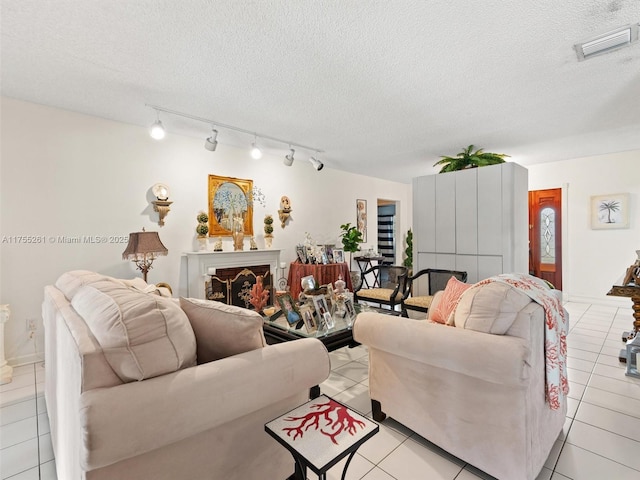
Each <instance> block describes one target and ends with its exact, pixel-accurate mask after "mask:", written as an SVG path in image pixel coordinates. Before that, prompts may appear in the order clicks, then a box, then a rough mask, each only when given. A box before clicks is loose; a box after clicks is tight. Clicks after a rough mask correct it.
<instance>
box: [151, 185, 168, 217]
mask: <svg viewBox="0 0 640 480" xmlns="http://www.w3.org/2000/svg"><path fill="white" fill-rule="evenodd" d="M151 191H152V192H153V194H154V195H155V196H156V200H154V201H153V202H151V203H153V210H154V211H156V212H158V217H159V220H158V225H160V226H161V227H162V226H164V217H166V216H167V215H168V214H169V211H170V210H171V209H170V208H169V205H171V204H172V203H173V202H169V201H168V199H169V187H167V186H166V185H164V184H163V183H156V184H155V185H154V186H153V187H151Z"/></svg>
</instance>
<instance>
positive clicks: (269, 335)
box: [262, 304, 379, 352]
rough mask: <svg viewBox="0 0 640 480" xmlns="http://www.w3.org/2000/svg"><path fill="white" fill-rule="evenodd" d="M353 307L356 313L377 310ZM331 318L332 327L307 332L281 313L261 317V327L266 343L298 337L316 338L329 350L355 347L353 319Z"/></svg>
mask: <svg viewBox="0 0 640 480" xmlns="http://www.w3.org/2000/svg"><path fill="white" fill-rule="evenodd" d="M354 308H355V309H356V313H360V312H364V311H379V310H377V309H375V308H373V307H369V306H367V305H363V304H355V305H354ZM333 319H334V323H335V325H334V326H333V328H330V329H327V330H317V331H315V332H313V333H308V332H307V329H306V328H305V327H304V325H302V326H301V327H300V328H297V329H296V325H290V324H289V323H288V322H287V320H286V319H285V318H284V316H283V315H280V316H278V317H276V318H274V317H271V318H269V317H263V320H264V322H263V325H262V329H263V331H264V336H265V338H266V339H267V343H270V344H273V343H281V342H289V341H291V340H297V339H299V338H317V339H318V340H320V341H321V342H322V343H323V344H324V346H325V347H327V350H329V351H330V352H331V351H333V350H336V349H338V348H342V347H346V346H349V347H355V346H358V345H360V344H359V343H358V342H356V341H355V340H354V339H353V330H352V327H353V321H351V322H350V321H348V320H347V319H345V318H341V317H338V316H334V317H333Z"/></svg>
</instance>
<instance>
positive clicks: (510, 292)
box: [454, 282, 531, 335]
mask: <svg viewBox="0 0 640 480" xmlns="http://www.w3.org/2000/svg"><path fill="white" fill-rule="evenodd" d="M530 302H531V299H530V298H529V296H528V295H525V294H524V293H522V292H519V291H518V290H516V289H515V288H513V287H512V286H510V285H507V284H504V283H498V282H492V283H487V284H484V285H474V286H473V287H472V288H470V289H469V290H467V291H466V292H464V294H463V295H462V297H461V298H460V301H459V302H458V306H457V307H456V311H455V317H454V322H455V326H456V327H460V328H467V329H470V330H476V331H478V332H484V333H492V334H495V335H504V334H505V333H506V332H507V330H509V328H511V325H512V324H513V322H514V321H515V319H516V317H517V316H518V313H519V312H520V310H522V309H523V308H524V307H526V306H527V305H528V304H529V303H530Z"/></svg>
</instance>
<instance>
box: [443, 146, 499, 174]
mask: <svg viewBox="0 0 640 480" xmlns="http://www.w3.org/2000/svg"><path fill="white" fill-rule="evenodd" d="M474 148H475V147H474V146H473V145H469V146H468V147H467V148H463V149H462V151H461V152H460V153H458V155H456V156H455V157H447V156H442V157H440V160H439V161H437V162H436V163H434V164H433V166H434V167H435V166H437V165H443V167H442V169H441V170H440V172H439V173H447V172H455V171H457V170H464V169H465V168H476V167H484V166H487V165H497V164H499V163H504V162H505V157H509V155H505V154H504V153H490V152H485V151H484V150H483V149H482V148H479V149H478V150H476V151H475V152H474V151H473V149H474Z"/></svg>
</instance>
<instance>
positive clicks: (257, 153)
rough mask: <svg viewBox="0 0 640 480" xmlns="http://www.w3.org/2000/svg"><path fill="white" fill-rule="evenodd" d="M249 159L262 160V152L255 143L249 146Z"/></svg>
mask: <svg viewBox="0 0 640 480" xmlns="http://www.w3.org/2000/svg"><path fill="white" fill-rule="evenodd" d="M251 158H253V159H254V160H260V159H261V158H262V150H260V149H259V148H258V145H257V144H256V142H253V143H252V144H251Z"/></svg>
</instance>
